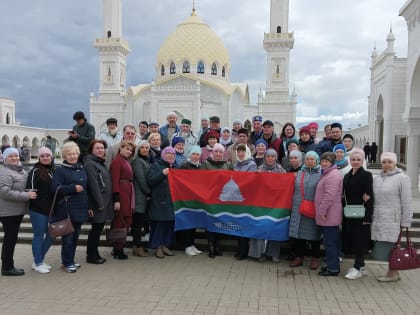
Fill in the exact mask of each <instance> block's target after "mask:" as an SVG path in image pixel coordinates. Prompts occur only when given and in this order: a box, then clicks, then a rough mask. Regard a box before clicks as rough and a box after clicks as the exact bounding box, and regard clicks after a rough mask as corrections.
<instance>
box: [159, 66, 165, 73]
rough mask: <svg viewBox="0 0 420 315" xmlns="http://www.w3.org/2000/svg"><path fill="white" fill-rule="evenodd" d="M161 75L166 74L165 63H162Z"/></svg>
mask: <svg viewBox="0 0 420 315" xmlns="http://www.w3.org/2000/svg"><path fill="white" fill-rule="evenodd" d="M160 75H165V66H164V65H162V66H161V67H160Z"/></svg>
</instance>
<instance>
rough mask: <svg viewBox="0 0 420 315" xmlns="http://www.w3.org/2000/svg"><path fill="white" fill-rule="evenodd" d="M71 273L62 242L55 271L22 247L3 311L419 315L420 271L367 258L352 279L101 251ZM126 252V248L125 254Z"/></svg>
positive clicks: (80, 257) (227, 257) (1, 280)
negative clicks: (36, 266) (45, 269)
mask: <svg viewBox="0 0 420 315" xmlns="http://www.w3.org/2000/svg"><path fill="white" fill-rule="evenodd" d="M84 252H85V248H84V247H79V248H78V250H77V254H76V258H77V261H78V262H80V263H82V268H81V269H80V270H79V271H78V272H77V273H75V274H66V273H64V272H63V271H61V270H60V268H59V262H60V259H59V256H60V246H54V247H53V248H52V249H51V250H50V252H49V254H48V257H47V262H48V263H50V264H52V265H53V270H52V272H51V273H50V274H45V275H42V274H38V273H36V272H34V271H32V270H30V266H31V263H32V254H31V247H30V245H25V244H18V245H17V248H16V253H15V261H16V266H18V267H23V268H25V271H26V275H25V276H23V277H0V305H1V310H0V314H19V315H24V314H31V315H32V314H79V315H80V314H118V315H124V314H352V315H356V314H420V298H419V297H420V293H419V292H420V269H419V270H411V271H405V272H402V273H401V276H402V280H401V281H399V282H397V283H379V282H377V281H376V280H375V277H374V276H375V275H378V274H383V273H384V272H385V271H386V267H387V266H386V265H384V264H378V263H373V262H369V263H368V264H367V269H368V272H369V275H368V276H367V277H364V278H362V279H359V280H346V279H345V278H344V277H343V275H344V273H345V271H346V270H347V268H349V266H350V263H351V261H350V260H345V261H344V262H343V263H342V266H341V268H342V275H341V276H340V277H330V278H322V277H319V276H318V275H317V272H316V271H310V270H309V269H308V267H307V264H308V262H307V261H305V263H306V265H305V266H303V267H298V268H295V269H293V270H292V269H291V268H289V267H288V262H287V261H286V260H282V261H281V262H280V263H279V264H275V263H272V262H271V261H267V262H264V263H258V262H255V261H251V260H246V261H236V260H235V259H234V258H233V257H232V256H233V253H229V252H228V253H225V254H224V256H222V257H217V258H216V259H209V258H207V256H206V253H203V254H202V255H200V256H197V257H188V256H186V255H184V254H183V253H182V252H176V256H175V257H166V258H165V259H161V260H159V259H156V258H154V257H147V258H139V257H133V256H131V255H130V256H129V259H128V260H126V261H117V260H114V259H113V258H112V257H110V254H109V252H110V249H109V248H102V249H101V252H102V253H103V254H104V256H105V257H106V258H107V259H108V262H107V263H105V264H104V265H99V266H97V265H89V264H86V263H84V258H85V253H84ZM127 252H128V251H127Z"/></svg>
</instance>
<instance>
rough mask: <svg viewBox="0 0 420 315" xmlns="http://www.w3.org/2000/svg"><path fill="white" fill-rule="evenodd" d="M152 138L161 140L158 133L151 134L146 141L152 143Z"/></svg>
mask: <svg viewBox="0 0 420 315" xmlns="http://www.w3.org/2000/svg"><path fill="white" fill-rule="evenodd" d="M154 138H159V140H162V139H161V136H160V133H157V132H152V133H151V134H150V135H149V137H148V138H147V141H148V142H149V143H150V141H152V140H153V139H154Z"/></svg>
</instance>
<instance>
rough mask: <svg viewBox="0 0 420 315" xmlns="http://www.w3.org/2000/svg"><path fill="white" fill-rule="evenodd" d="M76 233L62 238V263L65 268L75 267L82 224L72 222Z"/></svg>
mask: <svg viewBox="0 0 420 315" xmlns="http://www.w3.org/2000/svg"><path fill="white" fill-rule="evenodd" d="M71 223H72V224H73V229H74V232H73V233H70V234H68V235H66V236H62V237H61V263H62V264H63V265H64V266H65V267H69V266H71V265H74V256H75V255H76V246H77V240H78V239H79V234H80V229H81V227H82V223H80V222H79V223H76V222H71Z"/></svg>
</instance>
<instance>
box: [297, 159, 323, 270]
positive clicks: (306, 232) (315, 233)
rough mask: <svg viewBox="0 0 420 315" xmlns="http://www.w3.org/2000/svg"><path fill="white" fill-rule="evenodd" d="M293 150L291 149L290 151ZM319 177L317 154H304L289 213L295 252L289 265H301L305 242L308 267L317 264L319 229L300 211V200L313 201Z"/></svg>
mask: <svg viewBox="0 0 420 315" xmlns="http://www.w3.org/2000/svg"><path fill="white" fill-rule="evenodd" d="M292 152H293V151H292ZM320 178H321V172H320V166H319V156H318V154H317V153H316V152H314V151H309V152H307V153H306V154H305V164H304V165H303V167H302V170H300V171H299V172H298V173H297V176H296V179H295V192H294V194H293V206H292V213H291V215H290V228H289V237H290V242H291V243H292V248H293V249H294V252H295V255H296V257H295V259H294V260H293V261H291V262H290V264H289V266H290V267H298V266H301V265H303V258H304V256H305V249H306V243H307V242H309V243H310V245H311V257H312V258H311V262H310V264H309V269H311V270H316V269H318V266H319V256H320V246H321V231H320V228H319V226H318V225H317V224H316V222H315V219H314V218H311V217H309V216H305V215H303V214H301V213H300V211H299V207H300V206H301V203H302V200H303V199H305V200H309V201H313V200H314V198H315V191H316V186H317V184H318V182H319V180H320Z"/></svg>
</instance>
